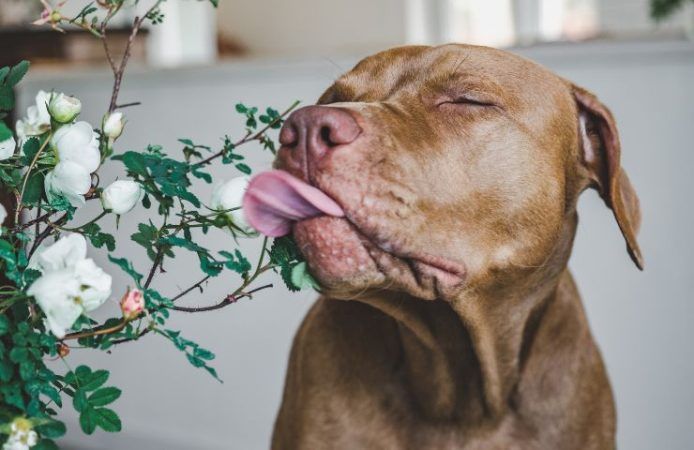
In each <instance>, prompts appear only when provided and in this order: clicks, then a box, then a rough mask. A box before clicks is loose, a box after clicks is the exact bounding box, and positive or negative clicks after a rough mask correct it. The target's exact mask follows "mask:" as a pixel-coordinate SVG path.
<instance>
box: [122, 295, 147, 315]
mask: <svg viewBox="0 0 694 450" xmlns="http://www.w3.org/2000/svg"><path fill="white" fill-rule="evenodd" d="M120 309H121V311H123V318H124V319H125V320H133V319H135V318H137V316H139V315H140V313H141V312H142V311H144V309H145V298H144V296H143V295H142V291H140V290H139V289H133V290H128V292H126V293H125V295H124V296H123V298H121V300H120Z"/></svg>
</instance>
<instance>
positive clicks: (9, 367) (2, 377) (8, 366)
mask: <svg viewBox="0 0 694 450" xmlns="http://www.w3.org/2000/svg"><path fill="white" fill-rule="evenodd" d="M13 374H14V364H12V362H11V361H10V360H8V359H0V381H2V382H3V383H7V382H8V381H10V380H11V379H12V375H13Z"/></svg>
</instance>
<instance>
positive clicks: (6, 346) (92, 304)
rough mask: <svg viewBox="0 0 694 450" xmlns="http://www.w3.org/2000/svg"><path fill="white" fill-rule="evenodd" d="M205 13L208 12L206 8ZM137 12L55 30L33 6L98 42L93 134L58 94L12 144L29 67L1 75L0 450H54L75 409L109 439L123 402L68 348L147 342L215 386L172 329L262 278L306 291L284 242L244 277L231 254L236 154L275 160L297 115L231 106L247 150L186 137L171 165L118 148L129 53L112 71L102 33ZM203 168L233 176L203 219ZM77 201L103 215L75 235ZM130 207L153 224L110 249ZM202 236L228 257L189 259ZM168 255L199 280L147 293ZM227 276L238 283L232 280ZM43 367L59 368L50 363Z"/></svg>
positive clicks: (56, 13) (72, 102)
mask: <svg viewBox="0 0 694 450" xmlns="http://www.w3.org/2000/svg"><path fill="white" fill-rule="evenodd" d="M209 1H210V2H211V3H213V4H215V5H216V1H215V0H209ZM162 2H163V0H150V1H149V3H148V7H147V10H146V12H145V14H143V15H142V16H138V17H137V18H136V19H134V21H133V23H132V31H131V36H135V35H136V34H137V33H138V31H139V30H140V29H141V27H142V26H143V25H144V24H145V23H149V24H150V25H152V26H153V25H156V24H157V23H160V22H161V20H163V16H162V14H161V11H160V10H159V6H160V5H161V3H162ZM136 3H139V4H140V5H143V4H145V3H147V1H146V0H140V1H139V2H137V1H135V2H126V1H123V0H107V1H98V2H95V3H89V4H88V5H87V6H86V7H84V8H83V9H81V10H80V12H79V13H78V15H77V16H75V17H66V16H64V15H63V13H62V11H61V7H62V6H63V5H64V4H65V2H60V3H58V2H53V3H50V2H48V1H43V0H42V4H43V5H44V7H45V9H44V11H43V13H42V14H41V17H40V18H39V19H38V20H37V21H36V22H35V23H36V24H38V25H48V26H51V27H52V28H54V29H57V30H60V29H61V27H66V26H74V27H78V28H81V29H82V30H84V31H85V32H88V33H90V34H91V35H94V36H95V38H96V39H100V40H102V41H103V47H104V49H105V52H106V59H107V60H108V61H109V66H110V67H111V69H112V72H113V79H114V80H113V81H114V82H113V89H112V91H111V92H109V93H108V98H110V103H109V106H108V110H107V111H105V112H103V111H102V112H103V114H101V113H102V112H99V115H98V116H97V117H103V119H102V121H101V123H100V124H98V126H97V127H94V126H93V125H92V124H90V123H88V122H86V121H81V120H78V117H79V116H80V114H81V113H82V111H83V109H84V110H91V108H93V106H92V105H88V104H84V105H83V104H82V102H81V101H80V99H79V98H77V97H74V96H70V95H67V94H65V93H61V92H53V91H39V92H38V93H37V94H36V96H35V101H34V104H32V105H31V106H29V107H28V109H27V110H26V113H25V114H24V116H23V117H21V119H20V120H18V121H17V122H16V124H15V127H14V130H12V129H11V128H10V126H8V124H7V116H8V113H9V112H10V111H11V110H13V109H14V94H13V89H14V88H15V87H16V85H17V84H18V83H19V82H20V80H21V79H22V77H23V76H24V75H25V74H26V72H27V70H28V68H29V63H28V62H20V63H19V64H17V65H15V66H13V67H2V68H0V187H1V188H2V189H3V191H5V192H6V193H9V194H11V195H9V197H11V198H12V199H14V202H13V203H11V204H10V203H8V204H6V205H5V206H7V208H5V207H3V206H2V205H0V222H2V227H0V231H1V232H2V233H1V234H0V265H1V266H2V271H3V275H4V280H3V282H2V284H1V285H0V444H2V446H3V447H2V448H3V450H26V449H28V448H33V449H35V450H46V449H55V448H57V445H58V444H57V441H56V439H58V438H60V437H61V436H62V435H63V434H64V433H65V431H66V427H65V424H64V423H63V422H62V421H61V420H60V417H61V416H60V408H62V407H64V406H66V405H72V406H73V407H74V408H75V410H76V411H77V413H78V415H79V425H80V427H81V429H82V430H83V431H84V432H85V433H87V434H92V433H93V432H94V431H95V430H96V429H97V428H100V429H102V430H105V431H109V432H115V431H119V430H120V429H121V427H122V423H121V419H120V417H119V416H118V414H117V412H116V410H115V409H113V406H112V404H113V403H114V402H115V401H116V400H117V399H118V398H119V396H120V390H119V389H118V388H116V387H114V386H108V385H107V382H108V378H109V372H108V371H106V370H102V369H96V370H95V369H92V368H90V367H88V366H86V365H80V366H78V367H75V368H72V367H71V363H70V354H71V352H72V351H76V350H74V349H76V348H77V349H85V348H88V349H93V350H95V351H113V349H114V348H115V347H116V346H118V345H121V344H125V343H129V342H137V341H139V340H140V339H143V338H145V337H147V336H158V337H159V338H162V339H166V340H167V341H170V342H171V344H173V346H174V347H175V348H176V349H178V350H180V351H181V352H183V353H184V354H185V360H187V361H188V362H190V363H191V364H192V365H193V366H195V367H198V368H201V369H203V370H204V371H206V372H207V373H209V374H210V375H212V376H213V377H215V378H218V377H219V376H218V374H217V372H216V371H215V369H214V368H213V367H212V366H211V364H212V361H213V360H214V354H213V353H212V352H211V351H209V350H207V349H204V348H202V347H201V346H200V345H198V344H197V343H195V342H194V341H192V340H190V339H188V338H184V337H183V336H182V334H181V332H180V331H179V330H174V329H171V328H170V327H169V325H168V319H169V317H170V316H171V314H174V313H195V312H202V311H213V310H217V309H221V308H224V307H227V306H229V305H232V304H234V303H235V302H237V301H239V300H241V299H243V298H249V297H252V296H253V295H254V294H256V293H258V292H259V291H261V290H263V289H267V288H269V287H272V284H267V283H266V284H264V285H260V286H258V280H259V279H260V277H261V276H262V275H263V274H265V273H266V272H268V271H277V272H278V273H279V274H280V275H281V277H282V279H283V280H284V282H285V283H286V285H287V286H288V287H289V288H290V289H292V290H296V289H299V288H300V287H311V286H314V287H315V281H313V279H312V278H311V277H310V274H308V272H307V270H306V265H305V263H303V262H302V259H301V256H300V254H299V252H298V250H297V249H296V246H295V245H294V244H293V242H292V241H291V240H290V239H288V238H281V239H275V240H274V241H273V242H272V243H270V242H268V239H266V238H265V239H263V240H262V244H261V248H260V254H259V255H254V256H253V258H252V259H253V260H254V261H256V263H255V264H251V262H250V261H249V258H248V257H247V256H246V255H244V253H243V252H241V250H240V249H239V248H233V245H234V242H235V241H236V238H237V237H245V238H253V237H256V236H257V234H256V233H254V232H253V231H252V230H251V229H250V228H249V227H248V223H247V222H246V220H245V217H244V213H243V210H242V208H241V199H242V197H243V193H244V191H245V189H246V187H247V185H248V178H247V175H249V174H250V173H251V168H250V167H249V166H248V165H247V164H246V163H245V156H244V154H243V152H242V151H241V148H242V146H244V145H247V144H249V143H258V144H260V147H261V148H262V149H264V150H267V151H270V152H273V153H274V151H275V144H274V142H273V139H272V137H271V136H270V135H269V133H270V132H271V131H273V130H277V129H278V128H279V127H280V126H281V124H282V122H283V120H284V117H285V116H286V114H288V113H289V112H290V111H291V110H292V109H293V108H294V107H296V105H297V103H298V102H295V103H294V104H293V105H291V106H290V107H289V108H287V109H286V110H285V111H284V112H283V113H279V112H278V111H276V110H274V109H272V108H267V109H266V110H265V111H264V112H263V113H261V112H260V111H259V110H258V109H257V108H255V107H249V106H246V105H243V104H237V105H236V106H235V110H236V112H237V113H239V114H241V116H242V120H243V122H244V123H245V130H243V131H242V132H241V135H242V136H243V137H241V138H239V139H236V140H234V139H232V138H230V137H229V136H225V137H224V138H223V140H222V143H221V144H220V145H219V147H218V148H213V147H211V146H207V145H202V144H198V143H195V142H193V141H192V140H190V139H187V138H179V142H180V144H181V146H182V148H180V149H176V150H173V151H172V150H169V149H165V148H163V147H161V146H159V145H149V146H147V147H146V148H145V149H143V150H141V151H134V150H129V151H123V150H122V149H119V148H117V147H116V141H117V139H118V138H119V137H120V136H121V135H122V134H123V133H124V131H125V128H124V127H125V124H126V118H125V114H124V112H123V111H122V108H123V107H124V106H119V104H118V96H119V89H120V85H121V81H122V79H123V76H124V72H125V68H126V65H127V61H128V56H129V53H130V46H131V44H132V40H130V41H128V43H127V44H126V48H125V51H124V53H123V54H122V55H121V56H120V58H115V57H114V55H113V54H111V52H110V49H109V42H108V40H107V39H106V32H107V30H108V24H109V21H110V20H112V19H113V18H114V17H116V16H117V15H118V14H119V13H120V12H121V11H122V10H123V9H125V8H127V7H128V6H132V4H136ZM90 112H91V111H90ZM215 163H219V164H225V165H228V167H229V168H230V169H231V168H233V169H234V170H236V171H238V172H239V176H238V177H235V178H232V179H230V180H229V181H227V182H222V183H216V184H215V185H216V187H215V188H214V190H213V194H212V197H211V199H210V201H209V203H208V204H207V203H206V202H204V201H202V200H201V199H200V198H198V196H197V195H196V193H195V192H197V185H199V184H207V183H213V182H214V180H213V178H212V176H211V174H210V172H208V170H207V169H208V167H209V166H210V165H211V164H215ZM104 164H116V165H120V167H122V170H123V172H124V173H123V176H119V177H118V178H120V179H118V180H115V181H112V182H111V183H110V184H107V185H106V187H105V188H104V187H102V186H101V185H100V184H101V183H100V179H101V177H100V174H99V171H100V170H101V167H102V166H103V165H104ZM227 172H228V171H227ZM101 175H103V174H101ZM87 202H94V204H96V205H97V206H99V205H100V206H101V209H102V210H101V211H100V212H99V213H98V215H96V217H93V218H91V219H89V220H86V221H85V220H84V219H83V218H82V216H83V215H85V213H86V211H88V210H89V209H90V208H85V209H82V210H81V211H80V214H77V211H78V209H79V208H82V207H83V206H84V205H85V204H87ZM138 204H140V205H141V207H142V208H144V209H145V210H147V211H149V217H148V218H147V219H146V220H144V221H143V222H141V223H139V224H137V231H136V232H135V233H134V234H132V235H130V236H122V235H120V232H119V233H117V234H116V235H115V236H114V235H111V234H109V233H107V232H105V231H104V229H102V226H101V225H100V224H101V221H102V220H106V219H108V218H109V217H110V218H111V220H113V221H114V222H116V224H118V218H119V217H120V215H122V214H126V213H128V212H130V211H131V210H132V209H133V208H135V207H136V206H137V205H138ZM212 229H218V230H223V231H225V232H227V233H231V235H232V236H228V234H226V235H225V236H227V238H228V240H227V241H225V242H223V245H221V247H222V248H224V250H219V251H217V250H214V249H210V248H207V247H205V246H204V245H202V244H201V242H200V237H201V236H202V235H205V234H207V233H208V232H210V230H212ZM123 238H126V239H130V240H132V241H133V242H135V243H137V244H138V245H139V246H140V247H141V248H142V250H143V254H142V255H138V256H135V257H134V258H133V259H132V260H131V259H129V258H125V257H123V256H121V255H119V250H118V247H119V244H120V242H121V241H122V240H123ZM230 247H231V250H230V249H229V248H230ZM177 252H190V253H192V254H193V255H194V256H195V258H196V260H197V262H198V267H199V272H200V273H199V274H198V275H197V276H195V275H194V274H192V273H191V275H192V278H191V279H190V280H189V284H188V286H187V287H185V288H182V289H178V290H177V289H173V290H172V289H171V287H170V286H163V287H162V288H161V289H159V288H157V287H156V283H154V281H155V279H156V278H157V275H158V274H159V273H160V272H162V271H163V269H162V267H163V266H164V264H168V265H172V264H175V261H174V260H173V257H174V256H175V255H176V253H177ZM99 253H101V254H102V255H101V256H102V257H100V256H99ZM104 253H105V254H104ZM103 256H105V258H104V257H103ZM92 258H94V259H92ZM96 261H100V262H99V263H97V262H96ZM114 269H118V270H122V271H123V272H124V273H125V274H126V275H127V277H128V279H129V281H128V283H126V284H125V285H121V284H116V283H114V282H113V278H112V276H111V273H112V271H113V270H114ZM189 272H193V271H189ZM222 273H226V275H225V277H224V278H225V280H224V284H225V285H226V286H228V285H229V283H230V282H232V281H233V280H234V279H235V280H236V281H237V284H236V286H235V287H234V288H233V289H231V290H230V292H228V294H227V295H225V296H224V298H222V299H220V300H219V301H217V302H215V303H212V304H209V305H207V306H195V307H193V306H186V305H185V304H182V302H183V301H184V300H185V298H186V297H188V296H191V295H193V294H195V293H199V292H201V291H203V290H204V289H205V288H206V287H207V285H208V283H210V282H212V281H213V279H214V278H215V277H218V276H219V275H221V274H222ZM232 274H235V278H233V277H230V275H232ZM118 298H120V301H119V306H120V308H119V309H118V311H117V313H116V315H115V317H110V318H108V319H105V320H102V321H96V320H94V319H93V318H92V317H91V313H92V312H94V311H96V310H97V309H99V308H101V307H102V306H103V305H104V304H105V303H106V302H108V301H109V300H111V301H113V302H114V303H115V302H116V300H117V299H118ZM103 315H104V314H103V313H101V314H99V316H103ZM55 359H60V360H62V362H63V363H64V364H61V365H57V366H56V365H47V364H46V362H47V361H48V360H55ZM56 367H58V368H62V367H68V369H67V370H65V371H60V370H56V369H55V368H56ZM143 382H145V381H143ZM67 400H69V401H67Z"/></svg>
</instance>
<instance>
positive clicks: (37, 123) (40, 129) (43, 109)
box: [16, 91, 51, 142]
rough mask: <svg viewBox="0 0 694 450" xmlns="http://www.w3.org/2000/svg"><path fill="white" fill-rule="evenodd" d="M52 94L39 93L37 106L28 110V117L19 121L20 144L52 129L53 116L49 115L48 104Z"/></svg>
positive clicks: (17, 127) (17, 129)
mask: <svg viewBox="0 0 694 450" xmlns="http://www.w3.org/2000/svg"><path fill="white" fill-rule="evenodd" d="M50 101H51V93H50V92H46V91H39V92H38V94H36V104H35V105H32V106H30V107H28V108H27V116H26V117H25V118H24V119H23V120H18V121H17V126H16V131H17V136H18V137H19V141H20V142H24V141H25V140H27V138H29V137H31V136H38V135H40V134H43V133H45V132H46V131H48V130H49V129H50V128H51V115H50V114H48V103H49V102H50Z"/></svg>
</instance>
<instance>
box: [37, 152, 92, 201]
mask: <svg viewBox="0 0 694 450" xmlns="http://www.w3.org/2000/svg"><path fill="white" fill-rule="evenodd" d="M91 186H92V177H91V175H90V174H89V172H88V171H87V170H85V169H84V167H82V166H81V165H79V164H78V163H75V162H72V161H65V162H59V163H58V165H57V166H55V168H54V169H53V170H52V171H51V172H48V174H46V180H45V182H44V188H45V190H46V195H47V196H48V200H49V201H52V200H53V198H54V197H55V196H56V195H57V196H62V197H65V198H66V199H67V200H68V201H69V202H70V204H71V205H72V206H75V207H78V206H82V205H84V203H85V200H84V194H86V193H87V192H89V189H90V188H91Z"/></svg>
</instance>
